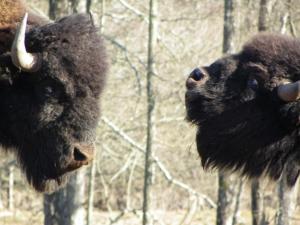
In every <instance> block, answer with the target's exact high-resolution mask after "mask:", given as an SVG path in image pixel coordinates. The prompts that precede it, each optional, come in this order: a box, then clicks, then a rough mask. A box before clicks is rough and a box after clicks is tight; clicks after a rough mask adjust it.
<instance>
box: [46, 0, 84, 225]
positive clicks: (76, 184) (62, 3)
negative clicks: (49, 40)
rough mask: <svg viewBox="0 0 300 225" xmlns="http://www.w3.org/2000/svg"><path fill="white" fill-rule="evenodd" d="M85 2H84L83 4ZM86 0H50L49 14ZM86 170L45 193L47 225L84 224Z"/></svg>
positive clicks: (56, 15) (74, 8)
mask: <svg viewBox="0 0 300 225" xmlns="http://www.w3.org/2000/svg"><path fill="white" fill-rule="evenodd" d="M83 3H84V4H83ZM85 3H86V2H85V0H49V16H50V18H51V19H56V18H59V17H62V16H66V15H68V14H71V13H74V12H85V6H86V4H85ZM84 189H85V170H84V169H81V170H79V171H77V172H76V173H74V174H73V175H72V176H71V178H70V181H69V183H68V184H67V186H66V187H65V188H63V189H61V190H59V191H57V192H55V193H53V194H50V195H44V215H45V218H44V224H45V225H84V224H85V222H86V219H85V214H86V210H85V208H84V199H85V192H84Z"/></svg>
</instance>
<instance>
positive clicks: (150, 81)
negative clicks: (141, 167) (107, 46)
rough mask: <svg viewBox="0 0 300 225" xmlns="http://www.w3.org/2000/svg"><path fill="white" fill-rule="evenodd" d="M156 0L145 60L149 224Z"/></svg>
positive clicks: (145, 203) (146, 215) (152, 5)
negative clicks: (146, 60) (146, 58)
mask: <svg viewBox="0 0 300 225" xmlns="http://www.w3.org/2000/svg"><path fill="white" fill-rule="evenodd" d="M156 16H157V1H156V0H150V1H149V31H148V62H147V107H148V109H147V143H146V154H145V172H144V190H143V198H144V199H143V225H148V224H151V221H150V215H149V213H150V208H151V204H150V200H151V180H152V158H151V156H152V142H153V112H154V104H155V99H154V94H153V87H152V85H153V74H154V49H155V44H156V29H157V27H156V26H157V24H156V23H157V21H156V20H157V19H156Z"/></svg>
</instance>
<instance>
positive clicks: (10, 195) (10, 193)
mask: <svg viewBox="0 0 300 225" xmlns="http://www.w3.org/2000/svg"><path fill="white" fill-rule="evenodd" d="M8 170H9V171H8V173H9V175H8V177H9V178H8V179H9V181H8V182H9V184H8V209H9V210H10V211H13V210H14V166H13V165H11V166H10V167H9V169H8Z"/></svg>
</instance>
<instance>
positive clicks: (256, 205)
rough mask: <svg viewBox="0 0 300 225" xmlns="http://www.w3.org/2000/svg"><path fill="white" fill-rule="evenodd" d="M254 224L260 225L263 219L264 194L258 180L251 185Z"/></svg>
mask: <svg viewBox="0 0 300 225" xmlns="http://www.w3.org/2000/svg"><path fill="white" fill-rule="evenodd" d="M251 211H252V224H253V225H260V224H261V221H262V218H263V194H262V190H261V188H260V182H259V180H258V179H254V180H253V181H252V183H251Z"/></svg>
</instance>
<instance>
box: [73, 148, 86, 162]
mask: <svg viewBox="0 0 300 225" xmlns="http://www.w3.org/2000/svg"><path fill="white" fill-rule="evenodd" d="M73 156H74V160H75V161H86V160H87V159H88V157H87V156H86V155H85V154H83V153H82V152H81V151H80V150H79V149H78V148H76V147H75V148H74V151H73Z"/></svg>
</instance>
